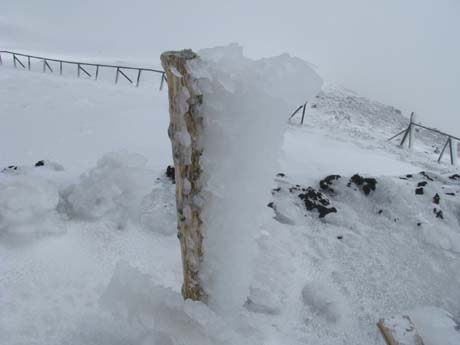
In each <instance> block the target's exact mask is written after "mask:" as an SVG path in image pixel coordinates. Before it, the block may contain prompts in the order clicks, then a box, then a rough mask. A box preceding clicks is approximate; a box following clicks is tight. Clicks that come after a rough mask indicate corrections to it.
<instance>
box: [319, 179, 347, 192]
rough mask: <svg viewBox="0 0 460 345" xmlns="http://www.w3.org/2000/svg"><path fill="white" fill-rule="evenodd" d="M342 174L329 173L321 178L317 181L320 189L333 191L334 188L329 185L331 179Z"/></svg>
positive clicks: (331, 181)
mask: <svg viewBox="0 0 460 345" xmlns="http://www.w3.org/2000/svg"><path fill="white" fill-rule="evenodd" d="M341 177H342V176H340V175H329V176H326V177H325V178H324V179H322V180H321V181H319V186H320V187H321V189H323V190H328V191H330V192H334V190H333V189H332V188H331V187H330V186H331V185H332V183H333V181H336V180H338V179H340V178H341Z"/></svg>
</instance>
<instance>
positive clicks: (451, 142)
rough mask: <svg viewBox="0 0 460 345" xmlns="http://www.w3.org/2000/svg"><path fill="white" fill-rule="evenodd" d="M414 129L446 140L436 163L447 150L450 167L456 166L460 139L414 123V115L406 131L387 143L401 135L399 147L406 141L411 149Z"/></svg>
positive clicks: (413, 140) (394, 136) (413, 114)
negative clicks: (434, 134)
mask: <svg viewBox="0 0 460 345" xmlns="http://www.w3.org/2000/svg"><path fill="white" fill-rule="evenodd" d="M416 128H422V129H424V130H427V131H429V132H432V133H436V134H438V135H440V136H442V137H444V138H445V139H446V141H445V143H444V145H443V147H442V150H441V153H440V154H439V157H438V163H439V162H441V159H442V157H443V156H444V153H445V152H446V150H447V149H449V153H450V164H452V165H456V164H457V160H458V153H457V151H458V149H457V148H458V142H459V141H460V138H458V137H456V136H454V135H451V134H448V133H445V132H442V131H440V130H438V129H435V128H430V127H426V126H424V125H422V124H420V123H416V122H415V113H412V114H411V116H410V121H409V125H408V126H407V128H406V129H403V130H402V131H400V132H398V133H397V134H395V135H393V136H392V137H391V138H389V139H388V140H387V141H391V140H393V139H395V138H397V137H399V136H400V135H403V137H402V139H401V141H400V143H399V146H404V144H405V143H406V141H408V145H409V148H413V145H414V142H415V129H416Z"/></svg>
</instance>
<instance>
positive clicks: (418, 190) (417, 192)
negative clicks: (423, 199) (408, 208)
mask: <svg viewBox="0 0 460 345" xmlns="http://www.w3.org/2000/svg"><path fill="white" fill-rule="evenodd" d="M415 194H417V195H423V187H419V188H416V189H415Z"/></svg>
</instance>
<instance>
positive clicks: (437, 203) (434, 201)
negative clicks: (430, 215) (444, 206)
mask: <svg viewBox="0 0 460 345" xmlns="http://www.w3.org/2000/svg"><path fill="white" fill-rule="evenodd" d="M440 200H441V197H440V196H439V194H438V193H436V194H435V195H434V197H433V203H435V204H436V205H439V201H440Z"/></svg>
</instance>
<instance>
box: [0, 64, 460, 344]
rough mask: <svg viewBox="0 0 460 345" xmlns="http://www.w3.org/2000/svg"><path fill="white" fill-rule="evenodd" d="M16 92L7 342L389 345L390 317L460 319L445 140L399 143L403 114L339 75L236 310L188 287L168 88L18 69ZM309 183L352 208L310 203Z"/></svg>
mask: <svg viewBox="0 0 460 345" xmlns="http://www.w3.org/2000/svg"><path fill="white" fill-rule="evenodd" d="M0 85H2V87H1V88H0V114H1V119H2V125H1V126H0V147H1V148H2V150H1V156H0V166H2V167H8V166H12V167H11V168H9V169H6V170H5V171H4V172H2V173H1V174H0V262H1V264H0V344H24V345H25V344H40V345H44V344H47V345H50V344H56V345H57V344H82V345H83V344H85V345H88V344H98V345H100V344H107V345H109V344H110V345H113V344H120V345H121V344H142V345H144V344H162V345H163V344H208V343H209V344H226V343H232V344H244V343H251V344H383V339H382V337H381V336H380V334H379V333H378V330H377V328H376V326H375V323H376V322H377V321H378V320H379V318H381V317H386V316H391V315H395V314H402V313H409V314H410V313H411V311H413V310H416V311H414V315H418V319H419V320H420V321H419V324H420V325H421V327H422V328H423V325H425V328H424V330H425V332H427V331H426V329H427V327H428V326H426V324H429V323H430V321H427V319H428V320H429V317H428V316H427V315H435V314H434V313H433V312H432V310H439V309H442V310H445V311H447V312H449V313H450V314H451V315H453V316H454V317H456V318H457V319H458V318H460V278H459V277H458V272H459V270H460V229H459V219H460V218H459V216H458V214H459V211H460V210H459V208H460V202H459V199H458V193H460V181H458V180H456V179H455V178H453V179H451V178H449V176H452V175H453V174H454V173H455V172H456V169H455V168H453V167H451V166H449V165H447V164H446V163H442V164H437V163H436V162H435V158H436V154H435V153H434V151H435V147H433V146H437V147H439V145H440V143H439V142H438V140H437V138H434V137H424V138H426V139H424V141H423V142H418V144H417V145H416V149H415V152H410V151H408V150H407V149H401V148H399V147H397V145H396V143H395V142H390V143H389V142H385V139H386V138H388V137H390V136H392V135H393V134H395V133H397V132H398V131H400V130H402V129H403V128H404V127H405V126H407V121H408V120H407V119H406V118H404V117H403V116H401V114H399V113H398V111H397V110H396V109H394V108H392V107H390V106H386V105H382V104H379V103H377V102H373V101H370V100H368V99H365V98H361V97H359V96H357V95H355V94H353V93H352V92H349V91H347V90H343V89H341V88H339V87H334V86H330V85H328V86H326V87H325V88H324V90H323V91H322V92H321V93H320V94H319V95H318V97H317V99H316V101H314V102H311V103H310V104H309V107H310V108H308V110H307V115H306V121H305V124H304V126H299V125H297V124H296V123H297V122H298V118H294V119H293V120H292V121H291V123H290V124H287V130H286V134H285V138H284V144H283V151H284V155H283V157H282V159H281V162H280V163H281V167H282V168H281V170H280V173H283V174H285V176H284V177H283V176H278V177H276V176H273V188H274V189H276V188H279V187H281V189H280V190H279V191H278V190H275V191H274V192H273V195H272V199H271V200H270V199H269V198H267V200H266V204H268V203H269V202H272V203H273V204H272V208H269V207H266V205H265V204H264V205H260V207H261V208H264V212H265V218H264V222H263V224H262V226H261V227H260V229H259V231H258V237H257V253H256V260H255V267H254V273H253V279H252V282H251V293H250V295H249V298H248V301H247V303H246V304H245V306H242V307H241V309H240V310H239V312H238V315H234V316H233V317H221V316H219V315H217V314H215V313H214V312H213V311H211V310H210V309H207V308H206V307H204V306H203V305H201V304H198V303H192V302H189V301H188V302H183V301H182V300H181V298H180V285H181V279H182V273H181V263H180V251H179V242H178V240H177V238H176V218H175V200H174V185H172V183H171V182H170V181H169V180H168V179H167V178H166V177H165V176H164V170H165V168H166V166H167V165H168V164H170V163H171V147H170V143H169V139H168V137H167V131H166V130H167V126H168V122H169V118H168V106H167V95H166V92H165V91H164V92H159V91H158V90H157V89H156V88H154V87H148V86H144V87H142V86H141V87H140V88H138V89H136V88H133V87H130V86H124V85H117V86H115V85H113V84H111V83H110V82H108V81H100V82H94V81H88V80H77V79H73V78H71V77H58V76H55V75H44V74H42V73H38V72H25V71H19V70H14V69H12V68H9V67H2V68H1V69H0ZM312 106H313V107H312ZM291 110H292V109H287V110H286V114H285V116H286V119H287V117H288V116H289V112H290V111H291ZM280 116H284V115H283V114H280ZM260 127H261V128H260V130H261V131H263V124H261V125H260ZM421 134H423V133H420V135H421ZM267 140H269V138H267ZM40 160H45V162H44V164H43V165H42V166H38V167H34V164H35V163H36V162H38V161H40ZM52 162H57V163H58V164H53V163H52ZM39 165H41V164H39ZM61 165H62V167H63V169H61V167H60V166H61ZM15 167H17V168H15ZM422 170H423V171H427V175H428V177H427V176H426V175H423V174H419V172H420V171H422ZM355 173H359V174H361V175H363V176H364V177H372V178H376V180H377V184H376V189H375V191H372V190H371V191H370V193H369V194H368V195H366V194H365V193H364V192H363V190H362V186H361V187H360V186H358V185H356V184H355V183H351V184H350V186H349V187H348V186H347V184H348V182H349V180H350V178H351V176H352V175H354V174H355ZM331 174H339V175H341V176H342V177H341V178H340V179H338V180H334V181H332V184H331V185H330V188H332V189H333V190H334V191H330V190H322V189H321V188H320V187H319V181H320V180H321V179H323V178H324V177H326V176H327V175H331ZM407 174H412V177H406V175H407ZM400 177H403V178H404V179H401V178H400ZM431 179H432V180H433V181H432V180H431ZM420 182H423V183H422V184H424V182H427V184H426V185H425V186H423V188H424V194H421V195H417V194H416V193H415V189H416V188H419V187H417V186H418V184H419V183H420ZM296 185H298V186H296ZM308 186H311V187H313V188H315V189H316V190H319V191H321V192H323V193H324V196H325V197H326V198H327V199H329V201H330V207H335V208H336V210H337V212H336V213H330V214H328V215H326V216H325V217H324V218H319V217H318V212H317V211H316V210H312V211H307V210H306V209H305V203H304V201H303V200H302V199H301V198H299V194H302V193H304V192H305V191H302V188H305V189H306V188H307V187H308ZM250 192H251V191H241V197H242V198H244V197H245V193H250ZM436 193H438V194H439V196H440V201H439V204H436V203H434V200H433V197H434V196H435V194H436ZM446 193H453V194H454V195H450V194H446ZM328 207H329V206H328ZM434 209H436V211H434ZM440 210H441V211H442V218H441V217H439V216H438V215H439V211H440ZM237 216H238V215H235V217H237ZM434 308H439V309H434ZM436 320H438V319H436ZM415 321H416V322H417V320H415ZM433 322H434V321H433ZM449 327H450V328H449V331H448V332H453V331H452V329H453V328H454V326H449ZM446 332H447V331H446ZM449 334H450V333H449ZM454 336H455V335H454ZM454 336H453V337H454ZM428 337H429V339H431V340H429V341H428V340H427V341H426V345H430V344H431V345H434V344H435V341H436V337H435V336H433V333H430V335H429V336H428ZM430 337H431V338H430ZM433 337H434V338H433ZM432 339H434V340H432ZM451 339H454V338H451ZM452 341H455V340H452ZM446 344H447V342H446ZM452 344H454V343H452ZM437 345H439V343H438V344H437Z"/></svg>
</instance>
